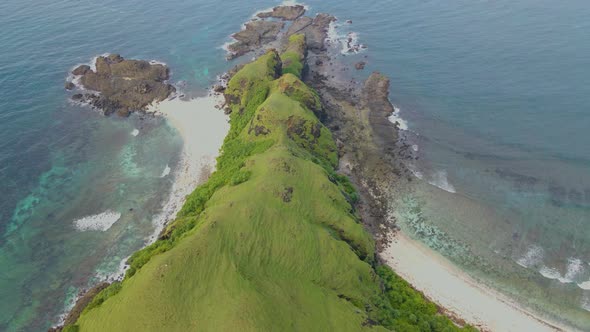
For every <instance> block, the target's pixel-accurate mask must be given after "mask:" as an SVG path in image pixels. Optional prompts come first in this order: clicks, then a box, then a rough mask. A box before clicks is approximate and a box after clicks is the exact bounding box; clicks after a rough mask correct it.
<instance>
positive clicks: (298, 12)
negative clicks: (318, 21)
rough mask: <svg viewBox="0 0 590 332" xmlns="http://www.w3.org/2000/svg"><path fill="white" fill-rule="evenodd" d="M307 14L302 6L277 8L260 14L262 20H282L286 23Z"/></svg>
mask: <svg viewBox="0 0 590 332" xmlns="http://www.w3.org/2000/svg"><path fill="white" fill-rule="evenodd" d="M303 14H305V7H303V6H302V5H295V6H277V7H274V8H273V9H272V11H269V12H263V13H258V15H256V16H258V17H260V18H268V17H272V18H280V19H282V20H286V21H293V20H296V19H298V18H299V17H301V16H302V15H303Z"/></svg>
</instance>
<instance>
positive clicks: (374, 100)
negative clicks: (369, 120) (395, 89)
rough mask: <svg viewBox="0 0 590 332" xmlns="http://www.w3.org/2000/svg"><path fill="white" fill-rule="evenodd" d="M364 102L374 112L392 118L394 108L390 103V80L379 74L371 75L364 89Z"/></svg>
mask: <svg viewBox="0 0 590 332" xmlns="http://www.w3.org/2000/svg"><path fill="white" fill-rule="evenodd" d="M363 101H364V103H365V104H366V105H367V107H368V108H369V109H370V110H371V111H372V112H380V113H382V115H383V116H385V117H388V116H390V115H391V114H392V113H393V112H394V108H393V106H392V105H391V102H390V101H389V78H388V77H387V76H385V75H383V74H381V73H379V72H373V73H371V75H370V76H369V78H367V80H366V81H365V86H364V87H363Z"/></svg>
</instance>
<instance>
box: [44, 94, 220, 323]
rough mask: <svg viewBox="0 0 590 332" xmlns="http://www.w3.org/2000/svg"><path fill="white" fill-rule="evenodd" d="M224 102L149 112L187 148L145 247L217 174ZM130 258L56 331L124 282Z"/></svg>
mask: <svg viewBox="0 0 590 332" xmlns="http://www.w3.org/2000/svg"><path fill="white" fill-rule="evenodd" d="M221 103H223V96H220V95H216V94H210V95H207V96H203V97H196V98H193V99H190V100H186V101H185V100H181V99H179V98H177V97H176V98H173V99H167V100H164V101H162V102H157V103H154V104H152V105H151V106H149V107H148V109H147V110H146V111H145V113H146V114H151V115H153V116H160V117H163V118H164V119H166V122H167V124H168V125H169V126H171V127H173V128H174V129H176V130H177V131H178V134H179V135H180V137H181V139H182V141H183V147H182V151H181V154H180V158H179V160H178V164H177V165H176V167H175V168H174V169H173V170H172V171H171V172H170V173H169V174H166V176H173V177H174V180H173V184H172V187H171V189H170V193H169V195H168V197H166V198H165V199H164V202H163V205H162V209H161V212H160V213H158V214H157V215H154V217H153V219H152V223H153V225H154V232H153V233H152V234H151V235H150V236H149V237H147V238H146V239H145V241H144V244H143V245H142V248H145V247H147V246H149V245H150V244H152V243H154V242H155V241H156V240H157V238H158V236H159V234H160V233H161V231H162V230H163V229H164V228H165V227H166V225H167V224H168V223H169V222H170V221H172V220H174V219H175V218H176V214H177V213H178V212H179V211H180V209H181V208H182V206H183V205H184V202H185V201H186V196H188V195H190V194H191V193H192V192H193V191H194V190H195V189H196V188H197V186H199V185H200V184H202V183H204V182H205V181H207V179H208V178H209V175H210V174H211V173H212V172H213V171H215V162H216V158H217V156H218V154H219V148H221V145H222V143H223V140H224V138H225V136H226V134H227V132H228V130H229V123H228V119H229V117H228V116H227V115H225V114H224V113H223V111H222V110H220V109H218V108H217V107H218V105H220V104H221ZM129 257H130V256H129ZM129 257H125V258H124V259H123V260H122V261H121V263H120V264H119V269H118V270H117V271H115V272H113V273H110V274H107V275H103V276H102V281H100V282H98V283H97V284H96V285H95V286H92V287H89V288H88V289H85V290H83V291H82V292H80V293H79V294H78V295H77V296H76V298H75V299H74V300H73V301H72V302H71V303H69V304H67V305H66V307H65V309H64V311H63V313H62V314H60V315H59V317H58V319H57V323H56V324H55V325H54V326H53V328H57V327H58V326H61V325H63V324H64V323H65V322H66V321H67V320H68V317H69V316H70V314H72V313H74V314H75V313H76V310H75V309H76V307H78V306H79V305H83V303H86V302H84V299H86V300H88V296H90V297H92V296H93V295H96V293H98V291H97V289H100V288H101V287H102V288H104V287H105V286H104V285H105V283H107V284H109V283H111V282H113V281H120V280H122V279H123V278H124V276H125V271H126V270H127V268H128V265H127V260H128V259H129ZM80 302H83V303H80Z"/></svg>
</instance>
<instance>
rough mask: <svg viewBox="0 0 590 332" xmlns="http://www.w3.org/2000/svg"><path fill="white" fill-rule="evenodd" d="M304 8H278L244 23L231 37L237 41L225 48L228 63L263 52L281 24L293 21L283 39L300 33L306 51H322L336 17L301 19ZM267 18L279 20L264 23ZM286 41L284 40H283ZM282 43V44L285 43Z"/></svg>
mask: <svg viewBox="0 0 590 332" xmlns="http://www.w3.org/2000/svg"><path fill="white" fill-rule="evenodd" d="M304 14H305V7H303V6H301V5H294V6H278V7H274V8H273V9H272V11H268V12H262V13H258V14H257V18H255V19H253V20H252V21H250V22H248V23H246V24H245V26H244V29H243V30H241V31H239V32H237V33H235V34H233V35H232V37H233V38H234V39H235V40H236V41H235V42H234V43H232V44H230V45H229V46H228V51H229V55H228V56H227V58H228V60H231V59H235V58H237V57H240V56H242V55H244V54H246V53H249V52H256V51H264V49H266V48H270V47H271V46H272V47H275V46H274V45H271V43H272V42H274V41H276V40H277V39H278V38H279V36H280V35H281V31H283V29H284V27H285V22H284V21H293V23H292V24H291V25H290V26H289V28H288V29H287V31H286V32H285V33H284V36H286V37H289V36H291V35H294V34H297V33H301V34H304V35H305V40H306V46H307V48H308V49H309V50H325V40H326V38H327V36H328V27H329V25H330V23H332V22H334V21H336V18H335V17H334V16H332V15H329V14H318V15H317V16H316V17H314V18H312V17H308V16H303V15H304ZM268 18H272V19H280V21H277V20H266V19H268ZM286 39H287V38H284V40H286ZM284 40H283V41H282V43H283V44H284Z"/></svg>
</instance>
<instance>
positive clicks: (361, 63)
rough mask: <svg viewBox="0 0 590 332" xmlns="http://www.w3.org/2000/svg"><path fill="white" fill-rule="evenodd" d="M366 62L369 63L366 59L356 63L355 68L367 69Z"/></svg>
mask: <svg viewBox="0 0 590 332" xmlns="http://www.w3.org/2000/svg"><path fill="white" fill-rule="evenodd" d="M366 64H367V63H366V62H364V61H359V62H357V63H356V64H355V65H354V68H356V70H363V69H365V65H366Z"/></svg>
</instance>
